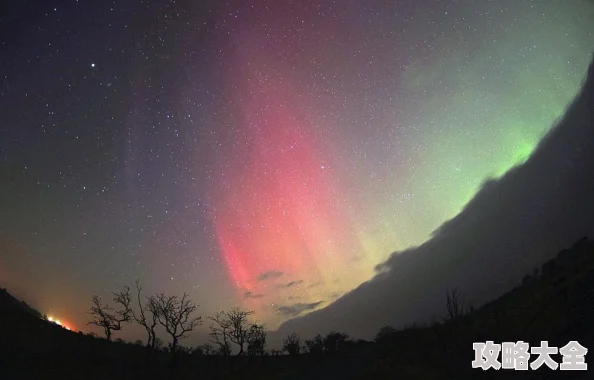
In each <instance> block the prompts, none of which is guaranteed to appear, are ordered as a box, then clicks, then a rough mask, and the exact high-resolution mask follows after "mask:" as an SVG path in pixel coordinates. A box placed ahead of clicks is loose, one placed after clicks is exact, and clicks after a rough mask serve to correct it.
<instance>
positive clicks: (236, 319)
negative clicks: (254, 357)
mask: <svg viewBox="0 0 594 380" xmlns="http://www.w3.org/2000/svg"><path fill="white" fill-rule="evenodd" d="M252 314H254V312H253V311H244V310H241V309H239V308H237V307H234V308H232V309H231V310H229V311H223V312H220V313H217V315H215V318H211V320H213V321H214V322H215V323H216V324H217V325H218V327H216V328H217V329H218V330H219V331H218V333H219V334H220V333H222V331H220V330H223V329H224V330H225V334H224V336H222V338H226V339H228V341H231V342H233V343H235V344H236V345H237V346H238V347H239V352H238V353H237V355H238V356H239V355H243V353H244V346H245V344H246V343H247V339H248V333H249V324H248V317H249V316H250V315H252ZM212 331H213V330H212V327H211V336H213V335H212ZM222 342H223V344H224V342H225V340H224V339H223V341H222Z"/></svg>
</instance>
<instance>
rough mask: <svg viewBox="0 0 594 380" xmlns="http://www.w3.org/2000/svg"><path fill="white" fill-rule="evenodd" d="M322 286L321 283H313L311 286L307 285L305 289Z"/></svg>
mask: <svg viewBox="0 0 594 380" xmlns="http://www.w3.org/2000/svg"><path fill="white" fill-rule="evenodd" d="M322 284H323V282H322V281H318V282H314V283H313V284H309V285H307V289H311V288H315V287H316V286H320V285H322Z"/></svg>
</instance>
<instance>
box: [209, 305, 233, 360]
mask: <svg viewBox="0 0 594 380" xmlns="http://www.w3.org/2000/svg"><path fill="white" fill-rule="evenodd" d="M210 320H211V321H213V322H214V323H212V324H211V325H210V337H211V338H212V343H213V344H215V345H216V346H217V353H218V354H219V355H223V356H229V355H231V341H230V338H229V334H230V332H231V322H230V321H229V320H228V319H227V317H226V314H225V313H224V312H220V313H216V314H215V315H214V316H213V317H210Z"/></svg>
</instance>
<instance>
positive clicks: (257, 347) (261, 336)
mask: <svg viewBox="0 0 594 380" xmlns="http://www.w3.org/2000/svg"><path fill="white" fill-rule="evenodd" d="M247 343H248V355H250V356H264V355H265V354H266V331H264V326H262V325H258V324H255V323H254V324H252V325H251V326H250V328H249V331H248V339H247Z"/></svg>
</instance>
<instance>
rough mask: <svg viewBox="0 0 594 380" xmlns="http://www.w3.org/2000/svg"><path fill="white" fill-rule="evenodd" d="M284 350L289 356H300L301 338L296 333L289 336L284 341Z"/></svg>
mask: <svg viewBox="0 0 594 380" xmlns="http://www.w3.org/2000/svg"><path fill="white" fill-rule="evenodd" d="M283 350H284V351H286V352H287V353H288V354H289V355H299V352H300V351H301V339H299V336H297V334H295V333H291V334H289V335H287V337H286V338H285V339H283Z"/></svg>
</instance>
